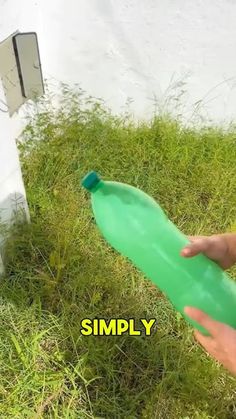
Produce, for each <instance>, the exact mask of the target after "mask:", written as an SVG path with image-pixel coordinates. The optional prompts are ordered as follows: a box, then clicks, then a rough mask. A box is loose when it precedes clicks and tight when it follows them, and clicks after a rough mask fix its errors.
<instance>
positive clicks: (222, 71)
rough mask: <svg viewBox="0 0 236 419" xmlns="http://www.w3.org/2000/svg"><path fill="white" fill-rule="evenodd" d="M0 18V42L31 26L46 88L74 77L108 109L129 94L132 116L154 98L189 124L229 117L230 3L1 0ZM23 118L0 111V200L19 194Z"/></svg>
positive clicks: (233, 81) (235, 91)
mask: <svg viewBox="0 0 236 419" xmlns="http://www.w3.org/2000/svg"><path fill="white" fill-rule="evenodd" d="M0 16H1V17H4V19H1V21H0V38H1V39H3V38H5V37H6V36H8V35H9V34H10V33H11V32H13V31H15V30H16V29H19V30H20V31H36V32H37V33H38V37H39V45H40V51H41V61H42V66H43V73H44V76H45V77H46V78H47V79H49V82H50V85H51V84H52V83H54V84H55V80H58V81H64V82H67V83H71V84H72V83H79V84H80V86H81V87H82V88H83V89H84V90H86V91H87V92H88V93H89V94H91V95H93V96H95V97H102V98H103V99H105V100H106V102H107V104H108V105H109V106H110V107H111V108H112V109H113V111H114V112H119V111H122V110H123V109H124V107H125V105H126V103H127V101H129V98H131V99H132V103H131V104H130V111H132V112H133V114H134V115H135V116H136V117H141V118H143V117H145V118H146V117H151V116H152V114H153V110H154V104H155V103H159V104H160V105H161V106H162V107H163V106H164V108H165V106H167V105H168V106H169V108H170V109H172V110H173V109H174V110H175V112H176V113H181V114H183V117H184V118H185V120H188V121H189V120H190V119H191V118H192V117H193V115H195V116H196V115H199V114H201V113H202V115H203V116H204V118H205V119H206V118H208V119H209V120H211V121H212V122H213V123H228V122H230V121H231V120H232V119H235V117H236V88H235V87H236V24H235V21H236V1H234V0H209V1H208V2H206V1H203V0H195V1H194V2H190V1H189V0H175V1H173V0H165V1H163V0H125V1H118V0H67V1H65V0H51V1H48V0H38V1H37V0H35V1H32V0H21V1H17V2H16V1H15V0H0ZM171 97H172V100H170V98H171ZM1 98H2V92H1V91H0V99H1ZM176 98H179V100H175V99H176ZM167 99H168V100H167ZM199 101H200V102H199ZM181 103H182V105H181V106H180V104H181ZM196 103H198V104H199V103H200V104H201V107H200V110H199V106H198V105H196ZM177 105H178V106H177ZM22 123H23V122H22V121H21V119H20V117H17V116H16V117H14V118H13V119H11V120H9V118H8V117H7V115H6V114H3V113H1V112H0V202H1V201H4V200H5V198H6V197H7V196H8V195H9V194H12V193H14V192H15V191H16V192H19V193H21V194H23V195H24V188H23V184H22V179H21V175H20V169H19V162H18V158H17V151H16V146H15V142H14V138H15V137H16V135H17V133H18V132H19V130H20V126H21V125H22Z"/></svg>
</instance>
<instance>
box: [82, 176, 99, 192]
mask: <svg viewBox="0 0 236 419" xmlns="http://www.w3.org/2000/svg"><path fill="white" fill-rule="evenodd" d="M100 180H101V179H100V177H99V176H98V174H97V173H96V172H90V173H88V174H87V175H86V176H85V177H84V178H83V180H82V186H83V187H84V188H85V189H87V190H88V191H91V190H92V189H93V188H94V187H95V186H96V185H97V184H98V183H99V182H100Z"/></svg>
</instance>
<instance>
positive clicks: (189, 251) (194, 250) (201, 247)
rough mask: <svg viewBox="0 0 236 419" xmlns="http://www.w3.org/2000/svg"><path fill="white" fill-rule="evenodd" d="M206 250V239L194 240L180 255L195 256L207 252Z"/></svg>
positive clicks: (207, 242) (207, 244)
mask: <svg viewBox="0 0 236 419" xmlns="http://www.w3.org/2000/svg"><path fill="white" fill-rule="evenodd" d="M208 248H209V240H208V239H207V237H200V238H196V239H194V240H193V241H191V243H189V244H188V245H187V246H185V247H184V248H183V249H182V251H181V255H182V256H184V257H191V256H195V255H198V254H199V253H205V252H207V250H208Z"/></svg>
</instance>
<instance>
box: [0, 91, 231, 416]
mask: <svg viewBox="0 0 236 419" xmlns="http://www.w3.org/2000/svg"><path fill="white" fill-rule="evenodd" d="M19 149H20V154H21V162H22V170H23V176H24V180H25V185H26V189H27V195H28V200H29V207H30V213H31V221H32V222H31V225H18V223H16V225H15V226H13V228H12V237H11V239H10V240H8V242H7V246H6V274H5V276H4V278H3V279H2V280H1V282H0V298H1V305H0V358H1V359H0V377H1V378H0V417H1V418H109V419H110V418H111V419H113V418H114V419H116V418H117V419H118V418H127V419H136V418H143V419H155V418H163V419H165V418H170V419H177V418H178V419H181V418H182V419H184V418H193V419H210V418H220V419H233V418H235V415H236V403H235V384H236V381H235V379H233V378H232V377H231V376H230V375H229V374H227V373H226V372H225V371H224V370H223V369H222V368H221V367H220V366H219V365H217V364H216V363H215V362H214V361H213V360H212V359H211V358H209V357H208V356H207V355H206V354H205V353H204V352H203V351H202V350H201V348H199V347H198V346H197V345H196V344H195V343H194V340H193V338H192V331H191V329H190V328H188V327H187V326H186V324H185V323H184V321H183V320H182V319H181V318H180V317H179V316H178V315H177V314H176V312H175V311H174V310H173V309H172V307H171V305H170V304H169V303H168V301H167V300H166V299H165V298H164V297H163V295H162V294H161V293H160V292H159V291H158V290H157V289H155V288H154V287H153V286H152V284H151V283H150V282H149V281H147V280H145V279H144V278H143V277H142V276H141V275H140V273H139V272H137V271H136V270H135V269H134V268H133V267H132V266H131V264H130V263H128V262H127V261H126V260H124V259H123V258H122V257H121V256H120V255H118V254H117V253H116V252H114V251H113V250H112V249H110V248H109V246H108V245H107V244H106V243H105V242H104V240H103V239H102V238H101V236H100V234H99V232H98V230H97V228H96V225H95V223H94V220H93V217H92V213H91V208H90V202H89V197H88V195H87V194H86V193H85V192H84V191H83V190H82V189H81V186H80V182H81V178H82V177H83V175H84V174H86V172H87V171H88V170H91V169H93V170H97V171H98V172H99V173H100V174H101V175H102V176H103V177H104V178H108V179H113V180H118V181H121V182H122V181H124V182H127V183H130V184H133V185H135V186H137V187H139V188H141V189H143V190H145V191H146V192H147V193H149V194H150V195H152V196H153V197H154V198H156V199H157V200H158V202H159V203H160V204H161V206H162V207H163V208H164V209H165V211H166V212H167V214H168V216H169V217H170V218H171V219H172V220H173V221H174V222H175V223H176V224H177V225H178V227H179V228H180V229H182V230H183V231H184V232H185V233H186V234H199V233H205V234H211V233H215V232H223V231H227V230H229V229H231V228H232V225H233V224H234V223H235V219H236V170H235V161H236V130H234V129H232V130H229V131H227V132H223V130H220V129H214V128H210V129H209V128H205V129H201V130H196V131H194V130H193V129H187V128H184V127H182V126H181V124H180V123H178V122H176V121H174V120H171V118H169V117H158V116H157V117H156V118H154V119H153V120H152V121H150V122H143V123H141V122H140V123H139V124H137V123H136V124H135V123H133V122H132V120H131V119H129V118H128V117H127V116H126V117H124V118H122V117H115V116H113V115H112V114H111V113H110V112H109V111H107V110H105V109H104V107H103V106H101V105H100V104H99V103H98V102H96V103H95V102H93V101H92V100H90V99H89V100H87V99H86V98H84V97H83V95H81V94H80V93H79V94H76V93H74V92H71V91H69V90H67V89H66V88H64V92H63V95H62V100H61V104H60V107H59V110H55V109H54V108H53V106H52V104H51V103H50V101H48V100H45V102H44V103H41V104H39V105H38V107H37V112H36V113H35V115H33V116H31V117H30V119H29V123H28V126H27V128H26V130H25V132H24V133H23V136H22V142H21V143H20V144H19ZM233 273H234V271H232V274H233ZM99 316H104V317H105V318H110V317H125V318H126V317H134V318H136V319H138V318H140V317H156V318H157V320H158V327H157V330H156V333H154V334H153V335H152V336H151V337H143V336H141V337H129V336H122V337H112V336H110V337H109V336H108V337H93V336H89V337H86V336H82V335H81V333H80V321H81V319H83V318H84V317H89V318H94V317H99Z"/></svg>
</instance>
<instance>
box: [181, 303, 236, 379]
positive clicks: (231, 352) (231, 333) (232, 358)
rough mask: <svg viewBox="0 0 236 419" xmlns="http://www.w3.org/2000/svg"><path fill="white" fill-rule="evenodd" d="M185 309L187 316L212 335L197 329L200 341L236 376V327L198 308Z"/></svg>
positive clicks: (197, 337)
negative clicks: (217, 319) (206, 334)
mask: <svg viewBox="0 0 236 419" xmlns="http://www.w3.org/2000/svg"><path fill="white" fill-rule="evenodd" d="M184 311H185V313H186V314H187V316H189V317H190V318H191V319H193V320H195V321H196V322H198V323H199V324H200V325H201V326H203V327H204V328H205V329H206V330H207V331H208V332H209V333H210V336H204V335H202V334H201V333H200V332H199V331H197V330H195V332H194V334H195V337H196V339H197V340H198V342H199V343H200V344H201V345H202V346H203V348H204V349H205V350H206V351H207V352H208V353H209V354H210V355H211V356H212V357H214V358H215V359H216V360H217V361H219V362H220V363H221V364H222V365H223V366H224V367H225V368H226V369H227V370H228V371H230V372H231V373H232V374H233V375H235V376H236V329H233V328H232V327H230V326H227V325H226V324H223V323H220V322H218V321H215V320H213V319H211V318H210V317H209V316H208V315H207V314H205V313H204V312H203V311H201V310H198V309H197V308H194V307H185V310H184Z"/></svg>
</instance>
